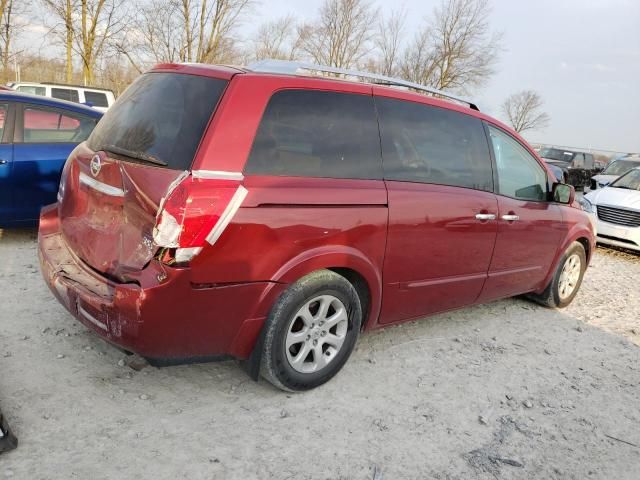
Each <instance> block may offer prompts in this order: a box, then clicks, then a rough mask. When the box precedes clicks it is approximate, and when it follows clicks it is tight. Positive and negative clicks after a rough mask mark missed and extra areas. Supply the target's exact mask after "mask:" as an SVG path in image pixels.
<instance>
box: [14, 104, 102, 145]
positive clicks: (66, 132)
mask: <svg viewBox="0 0 640 480" xmlns="http://www.w3.org/2000/svg"><path fill="white" fill-rule="evenodd" d="M97 122H98V120H97V119H95V118H91V117H87V116H85V115H81V114H75V113H72V112H68V113H67V112H61V111H60V110H53V109H47V108H42V107H26V108H25V109H24V112H23V130H22V132H23V141H24V143H80V142H82V141H84V140H86V139H87V138H88V137H89V135H90V134H91V132H92V131H93V128H94V127H95V126H96V123H97Z"/></svg>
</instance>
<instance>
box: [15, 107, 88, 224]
mask: <svg viewBox="0 0 640 480" xmlns="http://www.w3.org/2000/svg"><path fill="white" fill-rule="evenodd" d="M16 106H17V109H16V133H15V144H14V165H13V169H12V177H13V178H12V183H13V189H14V190H13V200H14V204H15V209H14V210H15V217H16V220H20V221H32V220H36V219H38V217H39V216H40V209H41V208H42V207H43V206H44V205H48V204H50V203H54V202H55V201H56V194H57V192H58V185H59V183H60V174H61V172H62V167H63V166H64V162H65V161H66V160H67V157H68V156H69V154H70V153H71V151H72V150H73V149H74V148H75V146H76V145H77V144H78V143H80V142H82V141H84V140H85V139H86V138H87V137H88V136H89V135H90V134H91V132H92V130H93V128H94V127H95V125H96V123H97V122H98V119H97V118H95V117H90V116H88V115H82V114H80V113H76V112H72V111H70V110H65V109H60V108H53V107H46V106H42V105H35V104H28V103H19V104H16Z"/></svg>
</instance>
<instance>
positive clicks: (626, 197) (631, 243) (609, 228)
mask: <svg viewBox="0 0 640 480" xmlns="http://www.w3.org/2000/svg"><path fill="white" fill-rule="evenodd" d="M618 161H619V162H621V161H623V160H618ZM583 200H585V201H586V203H587V205H586V209H587V210H589V211H590V212H591V213H592V215H594V216H595V217H596V218H597V233H598V235H597V240H598V242H600V243H605V244H608V245H614V246H617V247H624V248H629V249H632V250H638V251H640V167H635V168H633V169H632V170H629V171H627V172H626V173H625V174H623V175H622V176H621V177H619V178H617V179H616V180H614V181H613V182H611V183H610V184H609V185H608V186H605V187H604V188H599V189H598V190H596V191H595V192H589V193H588V194H587V195H585V196H584V199H583Z"/></svg>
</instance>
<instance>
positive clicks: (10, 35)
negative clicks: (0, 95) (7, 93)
mask: <svg viewBox="0 0 640 480" xmlns="http://www.w3.org/2000/svg"><path fill="white" fill-rule="evenodd" d="M28 9H29V5H28V4H27V3H24V2H21V1H14V0H0V48H1V50H0V60H1V61H2V77H3V79H4V80H5V81H7V80H8V79H9V77H10V74H11V63H12V60H13V59H14V58H15V55H17V54H18V53H19V52H16V51H15V50H14V45H15V43H16V42H15V40H16V36H17V35H18V34H19V33H20V31H21V28H22V27H23V26H24V25H23V23H21V22H20V21H19V19H20V18H21V17H23V18H24V17H25V16H26V15H27V14H28Z"/></svg>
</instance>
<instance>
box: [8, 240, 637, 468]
mask: <svg viewBox="0 0 640 480" xmlns="http://www.w3.org/2000/svg"><path fill="white" fill-rule="evenodd" d="M0 233H2V237H1V238H0V258H2V265H0V305H1V307H0V317H1V318H2V323H1V325H2V328H1V329H0V405H1V406H2V411H3V412H4V413H5V415H6V416H7V417H8V420H9V422H10V424H11V426H12V427H13V429H14V430H15V433H16V434H17V436H18V437H19V439H20V446H19V447H18V449H17V450H15V451H13V452H10V453H8V454H4V455H3V456H2V457H1V458H0V478H3V477H7V478H16V479H27V480H37V479H64V480H68V479H74V478H77V479H89V478H91V479H113V478H120V479H129V478H131V479H133V478H153V479H176V478H184V479H196V480H198V479H217V478H224V479H235V478H242V479H250V478H273V479H294V478H295V479H374V480H381V479H386V480H390V479H400V478H402V479H404V478H411V479H413V478H416V479H417V478H435V479H470V478H479V479H485V478H486V479H495V478H498V479H503V478H504V479H511V478H516V479H518V478H523V479H524V478H526V479H530V478H544V479H550V478H552V479H553V478H557V479H612V478H616V479H637V478H638V477H639V473H638V472H640V362H639V360H640V348H638V346H637V344H639V343H640V336H638V333H640V316H638V311H639V308H638V307H639V306H640V293H639V292H638V283H637V282H638V279H639V278H640V257H639V256H635V255H631V254H627V253H622V252H618V251H614V250H608V249H598V252H597V253H596V255H595V258H594V261H593V265H592V267H591V269H590V270H589V271H588V272H587V277H586V279H585V282H584V284H583V288H582V291H581V292H580V294H579V295H578V297H577V298H576V300H575V301H574V303H573V305H571V306H570V307H569V308H567V309H565V310H563V311H554V310H548V309H544V308H542V307H539V306H537V305H534V304H532V303H530V302H528V301H526V300H522V299H511V300H506V301H500V302H495V303H492V304H489V305H484V306H479V307H473V308H467V309H463V310H459V311H456V312H454V313H449V314H443V315H438V316H435V317H431V318H429V319H425V320H423V321H419V322H414V323H411V324H406V325H402V326H399V327H395V328H389V329H386V330H384V331H380V332H376V333H372V334H367V335H364V336H362V337H361V339H360V342H359V344H358V347H357V351H356V352H355V353H354V355H353V356H352V357H351V359H350V361H349V362H348V363H347V365H346V367H345V368H344V370H343V371H342V373H341V374H340V375H338V377H336V378H335V379H334V380H333V381H331V382H329V383H328V384H327V385H325V386H323V387H321V388H319V389H316V390H314V391H311V392H308V393H304V394H297V395H286V394H284V393H282V392H280V391H276V390H275V389H274V388H272V387H271V386H270V385H269V384H267V383H266V382H264V381H262V382H259V383H255V382H253V381H251V380H249V379H248V378H247V377H246V376H245V374H244V373H243V372H242V371H241V370H240V368H238V366H237V365H236V363H235V362H224V363H215V364H207V365H190V366H180V367H171V368H164V369H156V368H153V367H147V368H144V369H142V370H141V371H135V370H133V369H131V368H130V367H129V366H127V365H126V364H125V362H122V361H121V360H123V359H124V355H123V354H122V353H121V352H119V351H118V350H116V349H114V348H112V347H110V346H108V345H107V344H105V343H104V342H102V341H101V340H99V339H98V338H97V337H96V336H94V335H93V334H91V333H90V332H89V331H88V330H87V329H85V328H84V327H83V326H81V325H80V324H78V323H77V322H75V321H74V320H73V319H72V318H71V317H70V316H69V315H68V314H67V313H66V312H65V311H64V310H63V308H62V307H61V306H59V305H58V303H57V302H56V301H55V300H54V298H53V297H52V295H51V294H50V293H49V291H48V290H47V288H46V287H45V285H44V283H43V282H42V280H41V278H40V273H39V271H38V265H37V257H36V253H35V233H34V232H29V231H27V232H25V231H4V232H1V231H0ZM634 332H637V333H634ZM633 342H635V344H634V343H633Z"/></svg>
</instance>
